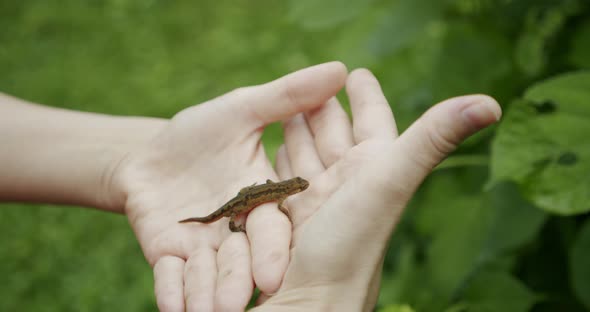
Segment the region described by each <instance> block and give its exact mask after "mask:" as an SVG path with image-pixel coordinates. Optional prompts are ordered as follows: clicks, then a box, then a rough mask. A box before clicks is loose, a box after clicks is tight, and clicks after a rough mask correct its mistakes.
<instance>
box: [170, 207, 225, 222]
mask: <svg viewBox="0 0 590 312" xmlns="http://www.w3.org/2000/svg"><path fill="white" fill-rule="evenodd" d="M223 217H224V215H223V211H219V210H217V211H214V212H212V213H211V214H210V215H208V216H205V217H195V218H188V219H184V220H180V221H178V223H188V222H201V223H211V222H215V221H217V220H219V219H221V218H223Z"/></svg>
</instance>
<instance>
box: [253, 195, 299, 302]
mask: <svg viewBox="0 0 590 312" xmlns="http://www.w3.org/2000/svg"><path fill="white" fill-rule="evenodd" d="M270 207H272V209H270V210H266V211H265V210H263V208H270ZM276 207H277V206H276V204H265V205H263V206H262V207H259V208H256V209H254V210H252V212H250V214H249V215H248V222H246V229H247V231H248V238H249V239H250V250H251V254H252V275H253V277H254V281H255V282H256V285H257V286H258V288H259V289H260V291H262V292H263V293H267V294H272V293H275V292H276V291H277V289H278V288H279V286H280V285H281V281H282V277H283V275H284V273H285V271H286V270H287V264H288V263H289V246H290V243H291V223H290V222H289V219H288V218H287V216H285V215H284V214H283V213H282V212H280V211H279V210H278V209H277V208H276Z"/></svg>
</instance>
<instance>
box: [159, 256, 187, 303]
mask: <svg viewBox="0 0 590 312" xmlns="http://www.w3.org/2000/svg"><path fill="white" fill-rule="evenodd" d="M183 272H184V260H182V259H180V258H178V257H174V256H164V257H161V258H160V259H159V260H158V261H157V262H156V264H155V265H154V290H155V293H156V302H157V303H158V309H159V310H160V311H162V312H176V311H178V312H182V311H184V296H183V287H184V281H183V276H182V275H183Z"/></svg>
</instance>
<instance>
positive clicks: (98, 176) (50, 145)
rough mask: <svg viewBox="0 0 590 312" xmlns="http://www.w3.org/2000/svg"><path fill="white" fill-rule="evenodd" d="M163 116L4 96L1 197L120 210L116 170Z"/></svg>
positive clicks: (0, 112) (1, 106)
mask: <svg viewBox="0 0 590 312" xmlns="http://www.w3.org/2000/svg"><path fill="white" fill-rule="evenodd" d="M164 124H166V122H165V121H164V120H161V119H155V118H138V117H115V116H108V115H101V114H94V113H84V112H76V111H69V110H65V109H57V108H51V107H46V106H41V105H35V104H32V103H28V102H26V101H23V100H20V99H17V98H14V97H10V96H7V95H3V94H0V133H2V136H1V137H0V145H1V146H2V153H0V201H19V202H42V203H55V204H67V205H80V206H90V207H96V208H100V209H105V210H111V211H117V212H122V205H121V203H120V202H118V201H117V195H115V194H117V190H116V189H114V188H112V187H111V182H110V180H111V177H110V175H111V174H112V172H113V168H115V167H116V164H117V163H118V162H120V161H121V159H123V158H124V157H125V155H126V154H127V153H129V152H130V151H132V150H134V149H136V148H138V146H141V145H142V144H144V143H145V142H146V141H147V140H149V139H150V138H151V137H153V136H154V135H155V133H156V132H157V131H159V130H160V129H161V128H162V126H163V125H164Z"/></svg>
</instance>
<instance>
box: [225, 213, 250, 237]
mask: <svg viewBox="0 0 590 312" xmlns="http://www.w3.org/2000/svg"><path fill="white" fill-rule="evenodd" d="M236 217H237V214H233V213H232V214H231V215H230V216H229V230H230V231H232V232H244V233H246V227H245V226H244V225H243V224H240V225H236Z"/></svg>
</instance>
